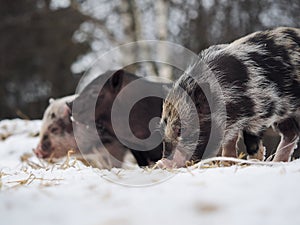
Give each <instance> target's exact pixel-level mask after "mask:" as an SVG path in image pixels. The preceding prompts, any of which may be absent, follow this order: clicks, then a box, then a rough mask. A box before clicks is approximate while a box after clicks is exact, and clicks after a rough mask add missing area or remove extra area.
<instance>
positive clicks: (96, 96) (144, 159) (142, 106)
mask: <svg viewBox="0 0 300 225" xmlns="http://www.w3.org/2000/svg"><path fill="white" fill-rule="evenodd" d="M135 81H138V82H139V84H138V85H135V86H134V87H129V86H130V84H133V83H134V82H135ZM100 85H103V87H102V88H101V90H100ZM127 85H129V86H127ZM165 86H168V84H166V83H157V82H151V81H148V80H146V79H144V78H142V77H139V76H137V75H135V74H132V73H129V72H127V71H125V70H117V71H107V72H105V73H104V74H101V75H100V76H98V77H97V78H96V79H94V80H93V81H92V82H91V83H89V84H88V85H87V86H86V87H85V88H84V89H83V90H82V91H81V92H80V93H79V95H78V97H77V98H75V100H73V101H71V102H70V103H69V106H70V108H71V109H72V116H73V119H74V121H76V122H77V123H80V124H85V125H87V126H89V125H91V124H93V123H95V124H96V128H97V132H98V134H99V137H100V138H101V140H102V142H103V143H106V139H114V140H117V141H120V143H122V145H123V146H125V147H126V146H127V147H128V148H129V149H130V151H131V152H132V154H133V156H134V157H135V159H136V161H137V163H138V165H139V166H149V165H152V164H153V163H155V162H156V161H158V160H160V159H161V157H162V151H163V143H162V135H161V131H160V130H159V129H158V124H159V118H160V116H161V113H162V104H163V98H164V97H165V95H166V93H167V92H166V91H165V90H166V88H167V87H165ZM125 87H128V89H127V92H126V93H125V92H124V88H125ZM128 90H129V91H128ZM148 91H149V92H151V93H152V94H149V96H145V98H142V99H140V100H139V101H137V102H136V104H134V105H133V106H132V108H131V110H130V114H129V118H126V113H123V111H124V110H125V109H126V107H128V105H129V104H130V101H131V100H132V99H133V98H135V97H139V96H141V94H142V93H147V92H148ZM157 96H158V97H157ZM93 102H94V103H95V104H94V105H93V104H92V103H93ZM75 104H76V105H77V106H79V107H77V110H74V105H75ZM113 104H115V106H116V108H117V109H118V110H117V111H118V112H119V114H118V115H116V116H115V118H113V116H112V106H113ZM93 107H94V108H95V110H94V111H95V113H94V112H93V110H92V109H93ZM125 111H126V110H125ZM153 118H158V119H157V123H156V124H155V122H154V124H152V125H153V129H154V131H153V134H151V131H150V128H149V126H151V122H153V121H152V119H153ZM113 119H115V120H116V121H117V122H116V123H115V124H114V126H113V125H112V120H113ZM128 120H129V121H128ZM126 122H128V123H129V126H130V131H132V134H131V133H130V132H129V131H128V130H127V129H125V124H126ZM155 126H156V127H157V128H156V127H155ZM116 133H119V136H118V135H116ZM151 135H153V137H155V138H154V139H155V141H153V143H150V146H149V145H147V144H145V142H144V141H145V140H146V139H147V138H149V137H150V136H151ZM154 142H155V143H154ZM148 144H149V143H148Z"/></svg>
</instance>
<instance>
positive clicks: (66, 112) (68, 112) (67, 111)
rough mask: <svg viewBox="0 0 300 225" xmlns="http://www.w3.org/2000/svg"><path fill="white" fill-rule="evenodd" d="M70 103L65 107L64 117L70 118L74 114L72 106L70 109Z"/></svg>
mask: <svg viewBox="0 0 300 225" xmlns="http://www.w3.org/2000/svg"><path fill="white" fill-rule="evenodd" d="M69 104H70V103H69V102H66V105H65V106H64V110H63V116H64V117H69V116H71V113H72V108H71V107H72V106H71V107H70V106H69Z"/></svg>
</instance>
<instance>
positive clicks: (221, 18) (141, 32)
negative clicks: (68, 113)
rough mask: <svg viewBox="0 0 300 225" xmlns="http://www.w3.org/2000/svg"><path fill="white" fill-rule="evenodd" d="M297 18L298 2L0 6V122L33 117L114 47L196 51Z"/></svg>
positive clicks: (181, 0) (47, 0) (57, 1)
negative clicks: (148, 43)
mask: <svg viewBox="0 0 300 225" xmlns="http://www.w3.org/2000/svg"><path fill="white" fill-rule="evenodd" d="M299 12H300V1H299V0H262V1H257V0H155V1H154V0H22V1H14V0H0V57H1V59H0V85H1V87H0V119H3V118H15V117H22V118H30V119H34V118H41V117H42V114H43V111H44V109H45V108H46V106H47V104H48V99H49V98H50V97H61V96H65V95H69V94H72V93H74V92H75V88H76V85H77V82H78V81H79V79H80V77H81V76H82V75H83V73H84V72H85V71H86V70H87V69H88V67H89V66H90V65H91V63H92V62H93V61H94V60H95V59H96V58H97V56H99V55H101V54H103V53H104V52H106V51H107V50H110V49H111V48H113V47H115V46H118V45H120V44H124V43H128V42H132V41H136V40H143V39H152V40H153V39H156V40H167V41H171V42H174V43H177V44H180V45H183V46H185V47H187V48H189V49H191V50H192V51H194V52H195V53H199V52H200V51H201V50H202V49H204V48H206V47H208V46H209V45H212V44H217V43H226V42H230V41H232V40H234V39H236V38H238V37H241V36H243V35H245V34H248V33H251V32H254V31H257V30H262V29H266V28H271V27H277V26H293V27H300V13H299ZM153 67H155V64H154V65H152V69H151V67H149V68H150V69H151V70H153V71H151V73H157V74H160V73H159V70H158V69H157V68H156V69H155V68H153ZM137 69H138V68H137ZM146 72H147V71H146Z"/></svg>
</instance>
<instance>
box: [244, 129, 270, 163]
mask: <svg viewBox="0 0 300 225" xmlns="http://www.w3.org/2000/svg"><path fill="white" fill-rule="evenodd" d="M243 136H244V143H245V146H246V150H247V153H248V159H258V160H260V161H262V160H264V157H265V147H264V145H263V142H262V134H259V135H254V134H251V133H249V132H247V131H244V132H243Z"/></svg>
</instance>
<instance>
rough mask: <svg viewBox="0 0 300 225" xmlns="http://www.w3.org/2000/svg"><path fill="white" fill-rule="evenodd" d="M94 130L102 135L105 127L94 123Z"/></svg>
mask: <svg viewBox="0 0 300 225" xmlns="http://www.w3.org/2000/svg"><path fill="white" fill-rule="evenodd" d="M96 129H97V130H98V131H99V132H100V133H103V132H104V131H105V126H104V125H103V124H102V123H99V122H98V123H96Z"/></svg>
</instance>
